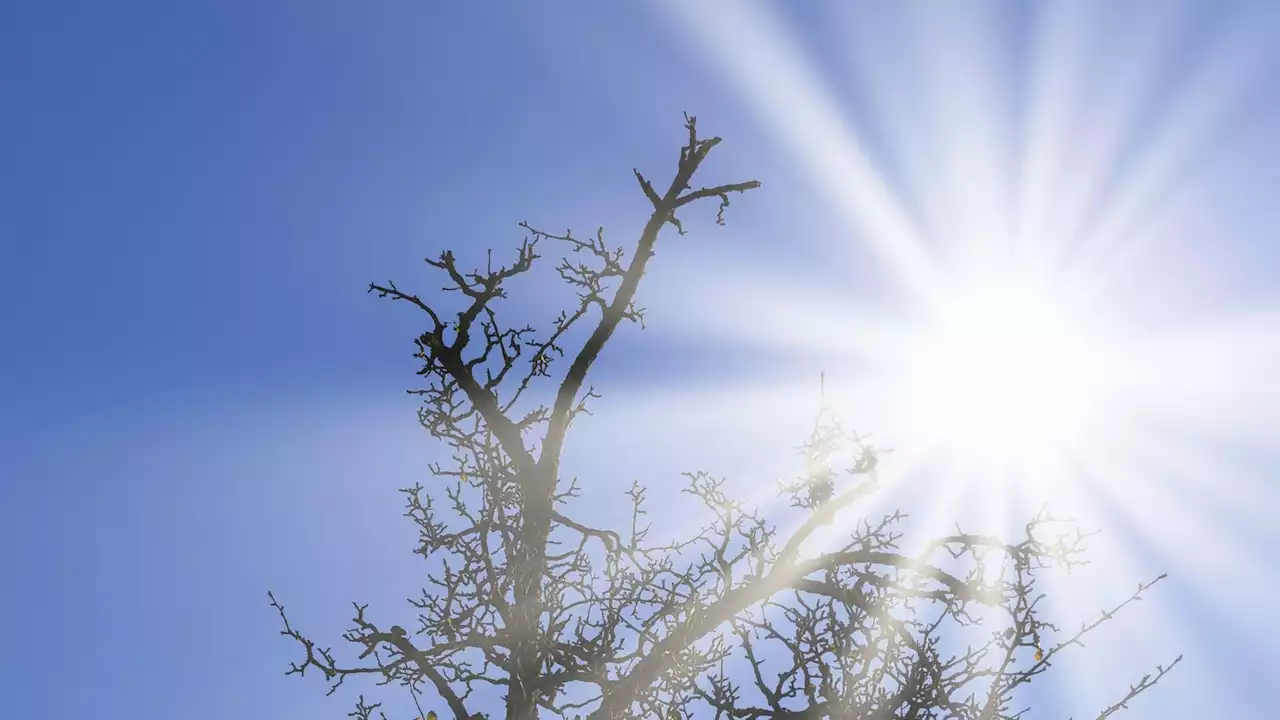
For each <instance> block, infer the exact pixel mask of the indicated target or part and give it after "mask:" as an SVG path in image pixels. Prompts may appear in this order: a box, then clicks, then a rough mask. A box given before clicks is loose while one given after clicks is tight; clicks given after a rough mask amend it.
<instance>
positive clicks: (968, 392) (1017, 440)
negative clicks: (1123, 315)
mask: <svg viewBox="0 0 1280 720" xmlns="http://www.w3.org/2000/svg"><path fill="white" fill-rule="evenodd" d="M1085 319H1086V318H1083V317H1081V316H1080V315H1079V314H1078V313H1074V312H1072V303H1071V302H1070V299H1069V298H1067V297H1062V296H1060V295H1055V293H1054V292H1053V291H1052V290H1051V289H1050V288H1049V287H1048V286H1047V285H1045V284H1041V283H1036V282H1033V281H1026V280H1017V279H1013V278H1011V277H995V278H991V277H988V278H986V279H985V280H983V281H980V282H973V283H969V284H967V285H966V286H965V287H963V288H961V289H958V290H956V291H954V292H952V293H950V294H948V295H946V296H945V297H944V299H943V302H942V303H940V306H939V308H938V310H937V311H936V312H934V313H932V314H931V315H930V318H929V320H928V321H927V322H925V323H922V324H921V326H920V327H919V328H917V330H916V332H915V333H914V334H913V340H912V342H911V350H910V352H909V353H907V354H906V356H905V357H904V358H903V361H904V369H905V372H904V374H903V379H902V386H901V387H902V389H903V390H904V391H905V392H904V394H905V396H906V397H905V401H906V403H907V404H908V405H909V407H910V410H911V411H912V412H911V414H912V416H913V417H915V418H917V419H918V420H919V421H920V422H921V423H922V424H921V426H920V429H922V430H924V431H925V432H926V433H927V434H928V435H929V436H930V437H929V440H930V441H931V442H933V443H937V444H942V445H946V446H949V448H950V449H951V450H953V451H955V452H957V453H959V454H960V455H962V456H964V457H966V458H969V459H972V460H975V461H977V462H979V463H981V464H990V463H993V462H994V463H1000V464H1021V463H1023V462H1036V461H1042V460H1045V459H1048V457H1047V456H1048V455H1050V454H1054V453H1061V452H1063V451H1065V450H1068V449H1069V448H1071V447H1072V446H1075V445H1078V444H1079V443H1080V442H1082V441H1083V439H1084V437H1085V435H1086V433H1087V431H1088V430H1089V427H1090V425H1091V422H1092V421H1093V419H1094V417H1095V416H1096V413H1097V412H1098V411H1099V410H1100V409H1101V404H1102V401H1103V400H1104V396H1105V392H1104V388H1105V385H1106V382H1105V379H1106V373H1105V372H1103V370H1104V369H1105V368H1104V367H1103V364H1104V363H1103V359H1102V358H1103V355H1104V354H1103V352H1102V348H1101V347H1100V346H1099V343H1098V341H1097V338H1096V336H1095V334H1093V333H1091V332H1090V328H1089V325H1088V323H1087V322H1085Z"/></svg>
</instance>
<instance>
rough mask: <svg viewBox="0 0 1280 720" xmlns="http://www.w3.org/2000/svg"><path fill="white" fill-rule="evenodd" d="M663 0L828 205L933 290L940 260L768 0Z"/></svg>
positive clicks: (903, 275)
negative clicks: (761, 0)
mask: <svg viewBox="0 0 1280 720" xmlns="http://www.w3.org/2000/svg"><path fill="white" fill-rule="evenodd" d="M660 6H661V7H662V8H663V9H664V10H666V11H667V12H668V14H669V15H670V16H671V18H672V25H673V26H674V27H675V28H677V29H679V30H682V31H686V32H687V33H688V40H689V42H690V44H691V45H692V46H694V47H697V48H702V49H704V50H705V51H706V53H707V54H708V57H709V59H710V61H711V63H712V64H713V66H715V67H716V68H717V69H718V70H719V71H720V72H721V73H723V75H724V76H725V77H726V79H727V80H728V81H729V82H730V84H732V85H733V86H734V87H736V88H737V89H738V91H739V92H740V93H741V95H742V97H743V99H745V100H746V101H747V102H749V103H750V104H751V106H752V109H753V110H754V111H755V113H756V114H757V116H758V117H759V119H760V120H761V121H762V122H763V123H765V124H766V125H767V126H768V128H769V129H770V130H771V131H772V132H773V133H774V134H775V136H776V137H777V138H778V140H779V142H780V143H781V144H782V145H783V146H784V147H785V149H786V150H787V151H788V152H790V153H791V154H792V155H794V156H795V157H796V159H797V160H798V161H800V162H801V163H803V165H804V167H805V168H806V169H807V170H808V171H809V172H810V174H811V175H812V176H813V179H814V181H815V184H816V185H817V187H818V189H819V190H820V191H821V192H822V193H824V194H825V195H826V199H827V200H828V202H829V203H830V206H831V208H832V209H833V210H834V211H835V212H837V213H840V214H841V215H843V216H844V219H845V220H846V221H847V222H849V224H850V226H851V227H855V228H860V229H862V230H863V232H862V233H860V234H859V237H860V238H861V239H862V240H863V241H864V242H866V243H867V244H869V245H870V247H871V248H872V250H873V251H874V252H875V253H876V254H877V255H879V256H880V258H881V259H882V261H884V262H885V264H886V266H887V267H888V268H889V269H890V270H891V271H892V272H893V273H894V274H895V276H896V277H897V278H898V279H899V280H900V281H901V282H902V283H903V285H905V286H906V287H908V288H910V289H911V290H913V291H914V292H915V293H917V294H919V295H921V296H923V297H926V298H929V297H931V296H932V295H933V294H934V293H935V292H936V289H937V287H938V283H937V268H936V263H935V261H934V260H933V259H932V258H931V257H930V256H929V254H928V252H927V250H926V248H925V247H924V245H923V243H922V242H921V240H920V236H919V233H918V230H917V229H916V228H915V227H914V223H913V222H912V220H911V218H910V217H909V216H908V215H907V213H906V212H905V211H904V210H903V208H902V206H901V203H900V202H899V200H898V199H897V198H896V197H895V196H894V193H893V191H892V189H891V188H890V187H889V186H888V184H887V183H886V182H885V181H884V179H883V177H882V176H881V174H880V173H878V172H877V171H876V169H875V168H874V167H873V166H872V164H871V162H870V160H869V159H868V158H867V156H866V153H865V152H864V151H863V149H862V148H861V147H860V146H859V143H858V139H857V137H856V136H855V135H854V134H853V133H852V132H850V130H849V128H848V127H847V126H846V123H845V121H844V120H843V118H842V114H841V113H840V112H839V110H838V109H837V108H836V107H835V105H834V103H833V102H832V101H831V100H830V97H829V96H828V94H827V93H826V92H825V91H824V90H823V89H822V88H821V87H820V86H819V85H818V83H817V82H816V81H815V78H816V77H817V74H816V72H815V71H814V70H813V68H812V67H810V65H809V64H808V63H807V62H806V61H805V58H804V56H803V53H801V52H800V50H799V49H798V48H796V47H795V44H794V43H793V42H792V41H791V39H790V38H789V37H787V35H786V33H784V32H783V30H782V23H781V22H780V19H779V18H778V17H777V16H775V15H773V14H771V13H769V11H768V10H767V9H766V8H765V6H763V5H746V6H744V5H738V4H734V5H732V6H729V5H725V4H722V3H719V2H715V1H709V2H699V3H687V2H678V1H676V0H667V1H666V2H663V3H660ZM743 48H750V50H749V51H746V52H744V51H743ZM834 249H837V250H838V249H840V248H839V247H838V246H837V247H836V248H834Z"/></svg>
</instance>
